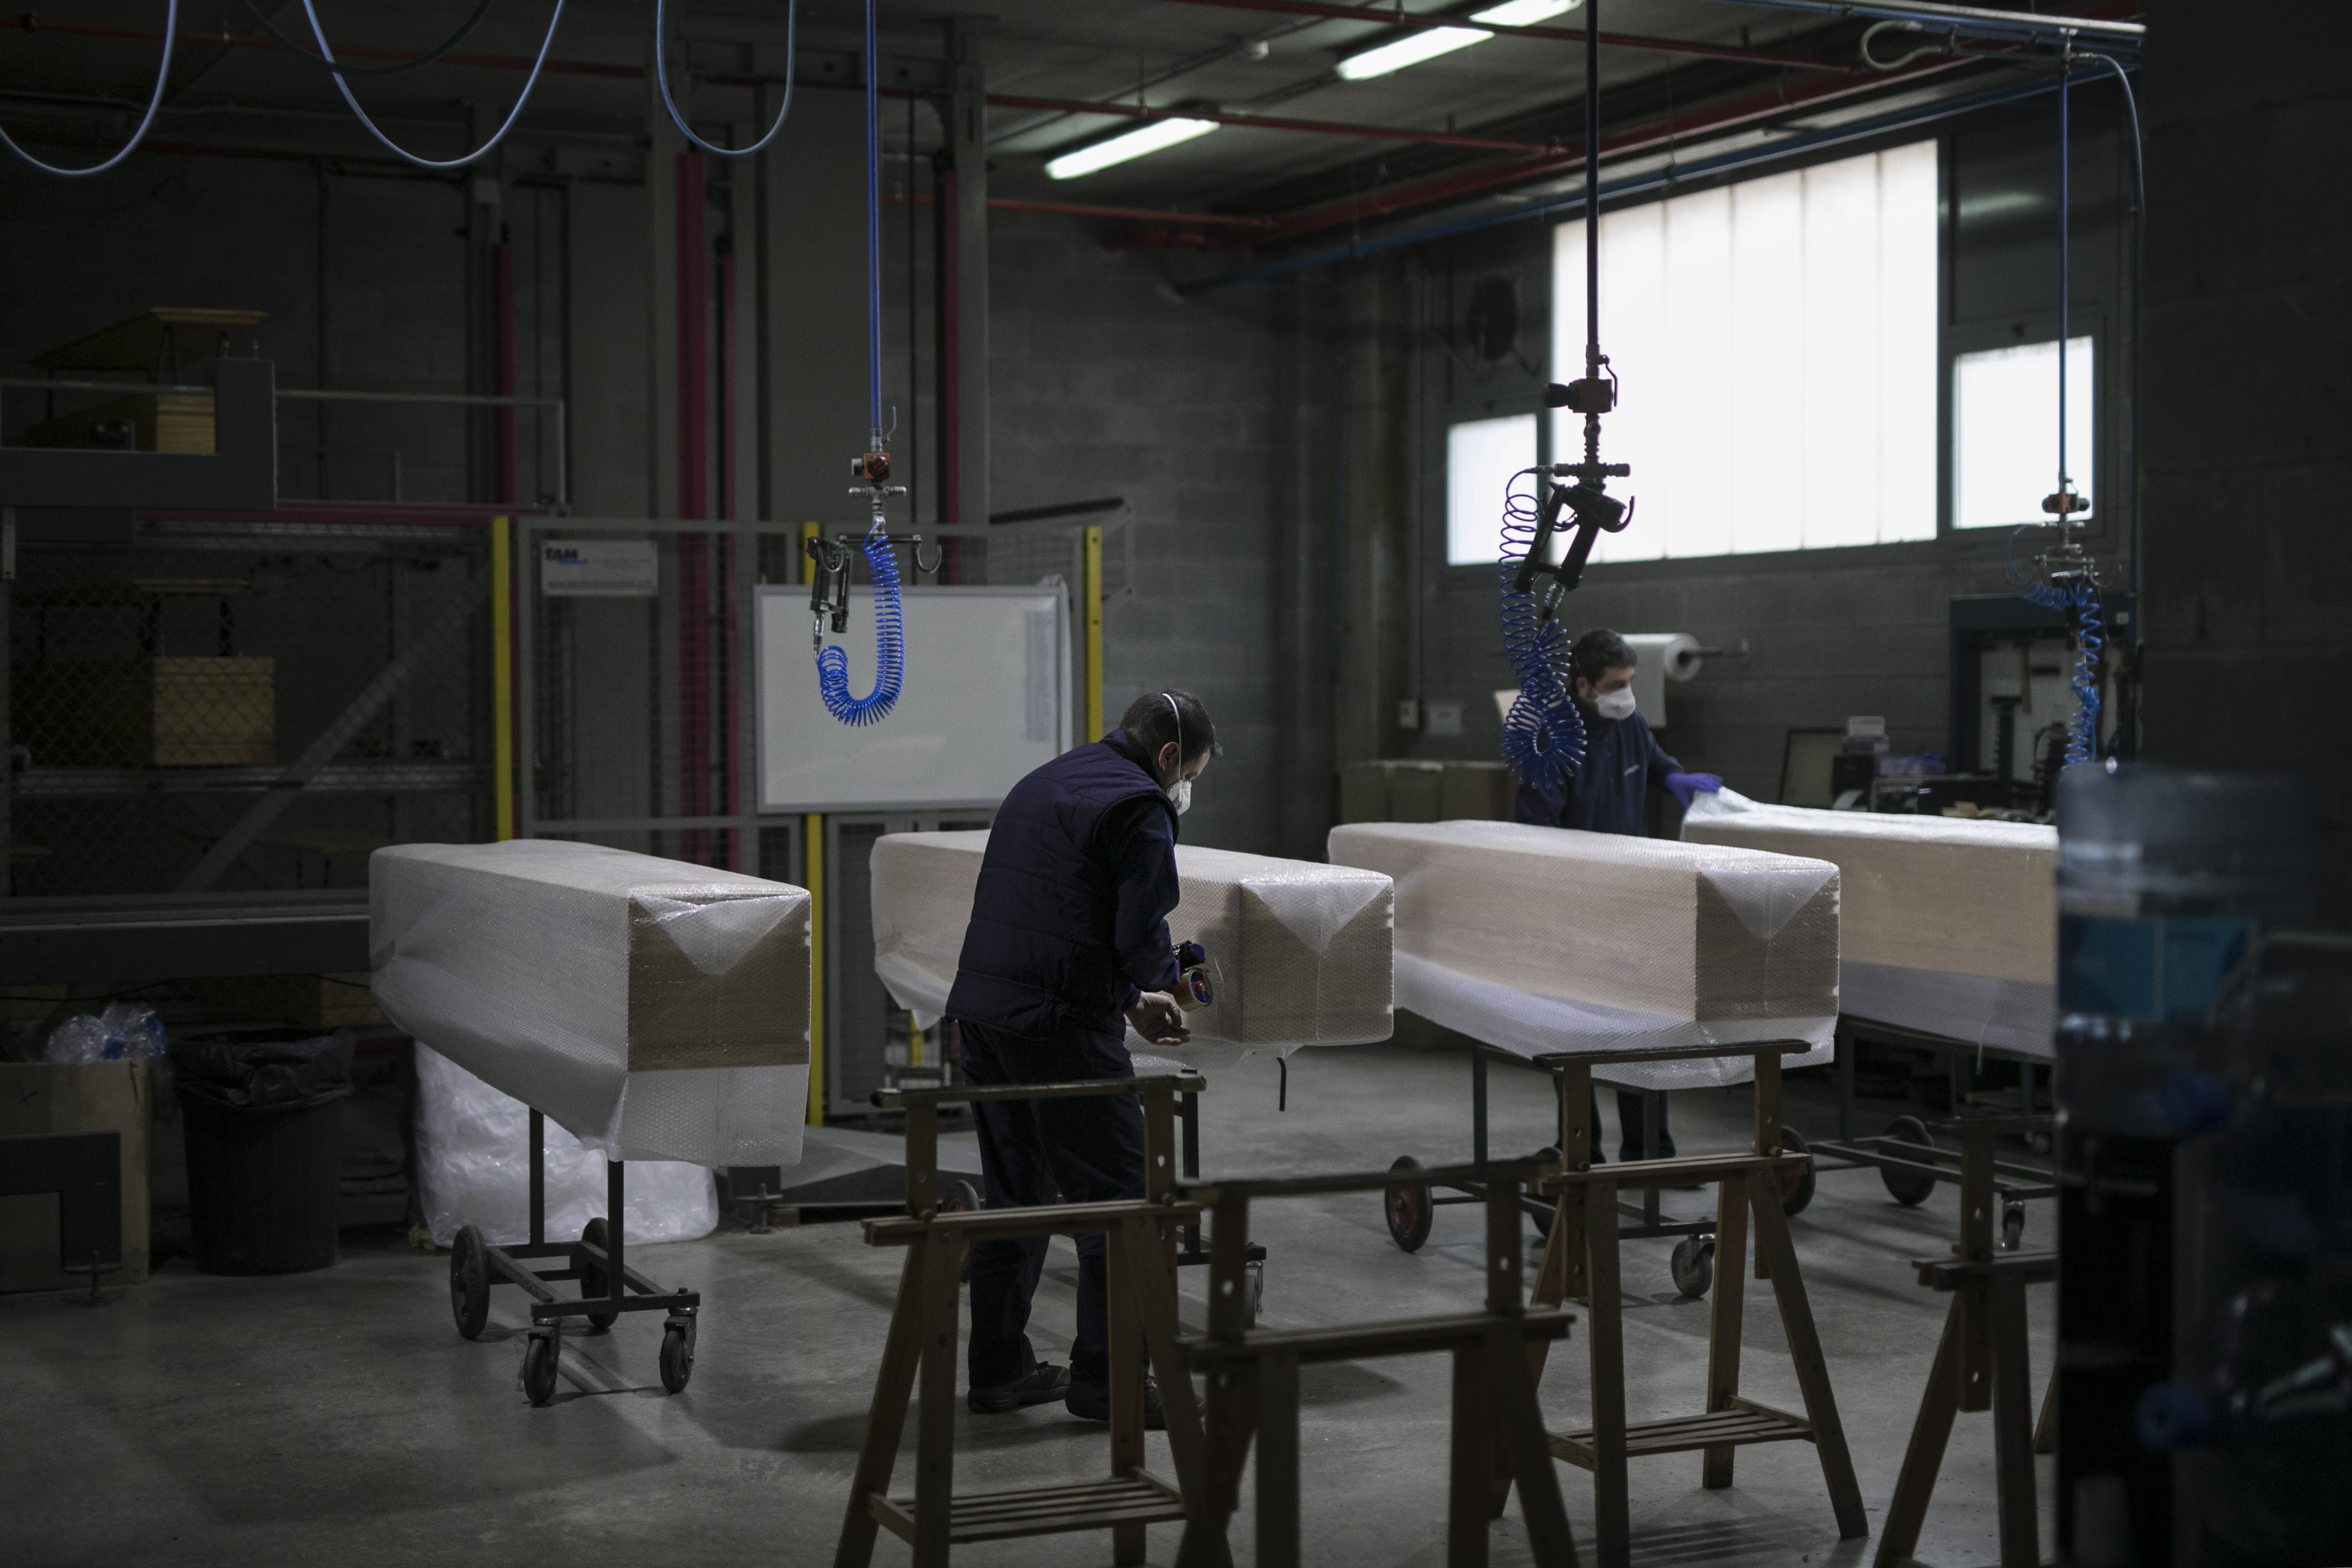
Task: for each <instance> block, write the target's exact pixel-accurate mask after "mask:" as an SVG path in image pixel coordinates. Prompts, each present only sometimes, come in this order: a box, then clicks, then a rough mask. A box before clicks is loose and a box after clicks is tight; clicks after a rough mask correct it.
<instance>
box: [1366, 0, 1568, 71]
mask: <svg viewBox="0 0 2352 1568" xmlns="http://www.w3.org/2000/svg"><path fill="white" fill-rule="evenodd" d="M1582 3H1583V0H1503V4H1502V5H1495V6H1490V7H1489V8H1487V9H1486V10H1484V11H1480V12H1478V13H1476V14H1475V16H1472V17H1471V18H1470V19H1471V20H1472V21H1474V22H1485V23H1486V24H1488V25H1489V26H1496V27H1532V26H1535V25H1536V24H1537V23H1538V22H1541V21H1544V20H1547V19H1548V18H1549V17H1553V16H1559V14H1560V13H1561V12H1563V11H1573V10H1575V9H1576V7H1577V6H1578V5H1581V4H1582ZM1494 36H1495V35H1494V34H1492V33H1489V32H1486V31H1484V30H1482V29H1480V28H1477V27H1425V28H1423V29H1422V30H1421V31H1419V32H1415V33H1407V34H1406V35H1404V37H1401V38H1392V39H1391V40H1390V41H1389V42H1387V43H1385V44H1382V45H1381V46H1380V47H1378V48H1372V49H1366V50H1365V51H1364V52H1363V53H1362V54H1360V55H1350V56H1349V57H1348V58H1346V59H1344V60H1341V61H1340V62H1339V76H1340V78H1341V79H1342V80H1346V81H1363V80H1365V79H1368V78H1370V77H1376V76H1386V75H1388V74H1389V72H1391V71H1399V70H1402V69H1404V68H1405V67H1407V66H1417V65H1419V64H1420V63H1421V62H1422V61H1423V60H1433V59H1435V58H1437V57H1438V56H1440V55H1450V54H1452V53H1453V52H1454V50H1456V49H1466V48H1468V47H1470V46H1471V45H1473V44H1482V43H1485V42H1486V40H1487V39H1488V38H1491V37H1494Z"/></svg>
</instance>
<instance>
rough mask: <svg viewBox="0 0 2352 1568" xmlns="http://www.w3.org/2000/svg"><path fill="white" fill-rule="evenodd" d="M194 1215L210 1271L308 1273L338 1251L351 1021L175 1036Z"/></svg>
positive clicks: (199, 1261) (198, 1245)
mask: <svg viewBox="0 0 2352 1568" xmlns="http://www.w3.org/2000/svg"><path fill="white" fill-rule="evenodd" d="M171 1056H172V1068H173V1077H174V1079H175V1080H176V1083H175V1087H176V1089H177V1091H178V1096H179V1101H180V1108H181V1110H182V1111H183V1112H184V1114H185V1116H186V1118H187V1141H188V1218H189V1226H190V1229H191V1230H192V1231H193V1232H194V1243H195V1255H196V1267H197V1268H200V1269H202V1270H204V1271H205V1273H207V1274H302V1273H307V1272H309V1271H310V1270H311V1269H313V1268H327V1267H329V1266H330V1265H331V1264H332V1263H333V1262H334V1261H335V1257H336V1252H335V1224H336V1211H337V1207H338V1205H339V1203H340V1200H341V1185H342V1167H343V1123H342V1107H341V1106H340V1105H338V1104H336V1103H335V1102H336V1101H337V1100H341V1099H342V1098H343V1097H344V1096H345V1095H348V1094H350V1093H351V1092H352V1036H351V1033H350V1031H349V1030H339V1031H337V1032H336V1033H334V1034H331V1035H313V1034H310V1033H308V1032H307V1031H304V1030H301V1029H256V1030H248V1031H244V1032H241V1033H238V1034H236V1035H226V1036H212V1037H196V1038H193V1039H184V1040H175V1041H173V1043H172V1047H171Z"/></svg>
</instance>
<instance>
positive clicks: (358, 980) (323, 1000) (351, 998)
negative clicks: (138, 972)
mask: <svg viewBox="0 0 2352 1568" xmlns="http://www.w3.org/2000/svg"><path fill="white" fill-rule="evenodd" d="M185 984H186V987H187V990H188V993H189V994H191V995H192V996H194V997H197V998H199V999H200V1000H202V1001H203V1002H204V1003H205V1005H208V1006H210V1007H212V1008H214V1009H215V1011H216V1012H218V1013H221V1014H224V1015H226V1016H231V1017H236V1018H275V1019H277V1020H278V1022H280V1023H282V1024H287V1025H290V1026H293V1027H295V1028H298V1029H317V1030H319V1031H320V1033H322V1034H323V1033H325V1032H326V1031H328V1030H331V1029H373V1028H381V1027H383V1025H384V1023H385V1019H384V1016H383V1008H381V1007H379V1006H377V1005H375V995H374V994H373V992H371V991H370V990H369V989H368V984H369V976H368V973H367V971H366V970H364V969H361V970H354V971H352V972H351V973H342V974H226V975H220V976H216V977H214V978H211V979H205V980H191V981H188V982H186V983H185Z"/></svg>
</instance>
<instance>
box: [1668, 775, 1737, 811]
mask: <svg viewBox="0 0 2352 1568" xmlns="http://www.w3.org/2000/svg"><path fill="white" fill-rule="evenodd" d="M1722 787H1723V781H1722V780H1721V779H1719V778H1717V777H1716V776H1715V775H1714V774H1713V773H1668V774H1667V775H1666V791H1667V793H1668V794H1670V795H1673V796H1674V797H1675V805H1679V806H1681V807H1682V808H1683V809H1684V810H1685V811H1688V810H1689V809H1690V803H1691V796H1693V795H1696V794H1698V793H1699V792H1700V791H1702V790H1704V791H1706V793H1707V794H1708V795H1713V794H1714V793H1715V792H1716V791H1717V790H1719V789H1721V788H1722Z"/></svg>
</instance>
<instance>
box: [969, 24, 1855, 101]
mask: <svg viewBox="0 0 2352 1568" xmlns="http://www.w3.org/2000/svg"><path fill="white" fill-rule="evenodd" d="M1174 4H1177V5H1214V6H1216V7H1218V8H1219V9H1221V10H1226V11H1271V12H1274V13H1276V14H1277V15H1279V16H1321V17H1325V18H1327V19H1328V20H1330V21H1334V22H1372V23H1377V24H1378V25H1380V26H1384V27H1403V28H1406V29H1408V30H1415V31H1417V30H1423V29H1426V28H1432V27H1472V26H1475V27H1476V28H1477V29H1478V30H1479V31H1480V32H1483V33H1495V34H1499V35H1500V36H1502V37H1515V38H1549V39H1552V40H1555V41H1557V42H1559V43H1568V44H1581V43H1582V42H1584V29H1583V28H1581V27H1509V26H1499V25H1497V24H1496V23H1492V22H1472V21H1470V20H1469V19H1468V18H1466V17H1463V16H1414V15H1412V14H1411V13H1409V12H1406V11H1404V10H1402V9H1394V8H1384V9H1381V10H1374V9H1372V8H1371V7H1370V6H1362V5H1328V4H1318V0H1174ZM1601 42H1602V43H1604V44H1608V45H1610V46H1612V47H1616V48H1621V49H1648V50H1651V51H1653V52H1654V53H1657V54H1662V55H1699V56H1703V57H1704V58H1707V59H1714V60H1738V62H1740V63H1741V64H1742V65H1751V66H1785V67H1787V68H1790V69H1792V70H1809V71H1839V72H1847V73H1851V72H1853V71H1858V70H1860V69H1862V67H1861V65H1859V64H1858V63H1846V64H1841V63H1839V62H1838V61H1835V60H1815V59H1807V58H1804V57H1803V56H1801V55H1776V54H1773V53H1771V52H1770V51H1769V50H1766V49H1743V48H1737V47H1733V46H1731V45H1728V44H1701V43H1694V42H1691V41H1688V40H1686V39H1683V38H1652V37H1643V36H1641V35H1639V34H1635V33H1603V34H1601ZM990 101H991V102H994V101H995V100H993V99H992V100H990Z"/></svg>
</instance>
